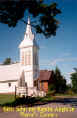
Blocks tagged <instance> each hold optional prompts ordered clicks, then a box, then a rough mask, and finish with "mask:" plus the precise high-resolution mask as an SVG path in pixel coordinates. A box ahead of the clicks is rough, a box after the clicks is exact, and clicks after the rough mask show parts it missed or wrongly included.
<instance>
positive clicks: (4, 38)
mask: <svg viewBox="0 0 77 118" xmlns="http://www.w3.org/2000/svg"><path fill="white" fill-rule="evenodd" d="M50 1H51V0H46V2H47V3H48V2H50ZM54 1H57V2H58V4H59V7H60V8H61V9H62V14H61V15H60V16H58V19H59V20H60V23H61V24H60V27H59V29H58V30H57V34H56V36H55V37H51V38H49V39H45V37H44V36H42V35H36V39H37V42H38V44H39V47H40V50H39V59H40V68H41V69H55V67H56V66H58V67H59V68H60V70H61V72H62V74H63V75H64V76H65V77H66V79H67V80H68V82H69V74H70V73H71V72H72V71H73V68H74V67H77V39H76V37H77V13H76V12H77V1H76V0H74V2H73V0H54ZM25 29H26V26H25V25H24V24H23V23H22V22H19V23H18V25H17V27H16V28H9V27H8V26H7V25H4V24H1V23H0V63H2V62H3V61H4V59H5V58H7V57H11V58H12V60H13V61H18V60H19V49H18V45H19V44H20V42H21V41H22V40H23V38H24V32H25Z"/></svg>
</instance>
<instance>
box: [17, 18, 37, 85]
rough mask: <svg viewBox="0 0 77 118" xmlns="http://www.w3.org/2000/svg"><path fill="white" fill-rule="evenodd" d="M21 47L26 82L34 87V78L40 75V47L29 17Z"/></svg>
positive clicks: (22, 67) (22, 66)
mask: <svg viewBox="0 0 77 118" xmlns="http://www.w3.org/2000/svg"><path fill="white" fill-rule="evenodd" d="M19 48H20V64H21V71H22V72H23V71H24V75H25V83H27V86H28V87H34V80H36V79H37V78H38V75H39V54H38V53H39V47H38V45H37V42H36V40H35V37H34V34H33V33H32V28H31V23H30V18H28V23H27V26H26V32H25V35H24V40H23V41H22V42H21V43H20V45H19Z"/></svg>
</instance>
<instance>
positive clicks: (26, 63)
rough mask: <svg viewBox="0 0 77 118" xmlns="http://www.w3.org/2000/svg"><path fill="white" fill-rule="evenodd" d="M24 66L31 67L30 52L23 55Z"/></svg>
mask: <svg viewBox="0 0 77 118" xmlns="http://www.w3.org/2000/svg"><path fill="white" fill-rule="evenodd" d="M25 65H31V52H30V51H29V52H27V53H26V54H25Z"/></svg>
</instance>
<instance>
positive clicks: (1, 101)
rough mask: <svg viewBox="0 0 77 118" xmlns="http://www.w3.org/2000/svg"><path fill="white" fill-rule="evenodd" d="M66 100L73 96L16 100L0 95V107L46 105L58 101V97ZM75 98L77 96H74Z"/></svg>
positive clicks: (64, 95)
mask: <svg viewBox="0 0 77 118" xmlns="http://www.w3.org/2000/svg"><path fill="white" fill-rule="evenodd" d="M58 96H59V98H65V97H73V95H66V94H56V95H55V96H45V97H36V98H29V97H28V98H18V97H17V98H16V99H15V96H14V95H12V94H0V106H19V105H27V106H29V105H30V106H32V105H38V104H44V103H47V102H50V101H53V100H56V99H57V97H58ZM74 96H77V94H76V95H74Z"/></svg>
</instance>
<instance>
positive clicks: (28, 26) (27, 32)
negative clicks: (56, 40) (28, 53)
mask: <svg viewBox="0 0 77 118" xmlns="http://www.w3.org/2000/svg"><path fill="white" fill-rule="evenodd" d="M30 33H32V30H31V23H30V17H28V22H27V27H26V34H27V35H29V34H30Z"/></svg>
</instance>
